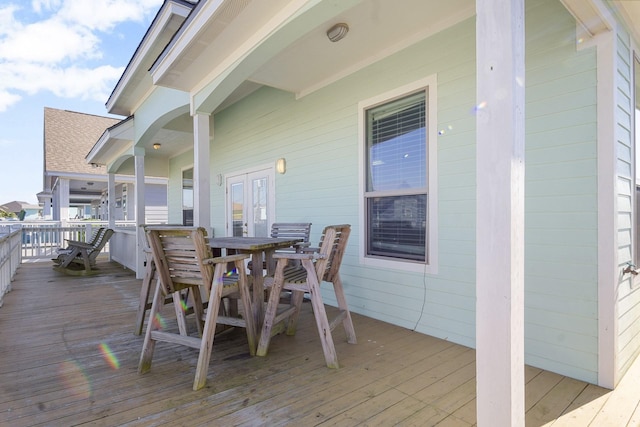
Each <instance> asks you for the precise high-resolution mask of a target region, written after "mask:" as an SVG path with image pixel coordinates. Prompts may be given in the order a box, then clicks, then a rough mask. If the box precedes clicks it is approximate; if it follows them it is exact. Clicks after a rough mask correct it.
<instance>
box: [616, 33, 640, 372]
mask: <svg viewBox="0 0 640 427" xmlns="http://www.w3.org/2000/svg"><path fill="white" fill-rule="evenodd" d="M630 45H631V43H630V38H629V35H628V33H626V32H625V31H624V30H623V29H622V28H618V33H617V39H616V44H615V46H616V54H617V55H616V64H615V65H616V71H617V73H616V80H615V87H616V93H615V94H616V98H615V99H616V107H617V108H616V111H615V113H616V114H615V118H616V133H615V136H616V140H615V143H616V154H617V162H616V166H617V168H616V173H617V181H616V182H617V185H616V190H617V212H618V215H617V228H618V235H617V244H618V265H619V269H620V270H622V269H624V267H625V264H626V263H627V262H633V260H634V259H636V260H638V259H639V255H638V254H636V253H635V251H634V249H633V245H634V244H636V239H638V235H639V233H640V230H638V229H637V227H636V225H635V223H634V214H635V215H638V214H639V213H638V212H637V211H636V212H635V213H634V207H635V206H637V204H634V203H637V201H636V200H635V194H634V192H635V191H634V182H635V180H636V179H637V176H638V171H637V170H635V164H634V161H633V159H634V141H635V138H634V135H633V132H634V127H633V121H634V98H633V96H634V94H633V87H634V79H633V52H632V50H631V48H630ZM637 54H638V53H637V52H636V55H637ZM637 125H638V124H636V126H637ZM636 149H637V148H636ZM636 209H637V208H636ZM638 283H639V282H638V279H637V278H636V279H635V285H634V278H633V276H631V275H624V276H623V275H621V276H620V282H619V283H618V285H617V287H616V289H617V295H616V297H617V310H616V312H617V314H618V326H617V333H618V336H617V349H616V353H617V360H618V365H617V368H618V374H619V375H621V374H623V373H624V372H626V371H627V369H628V368H629V366H630V365H631V363H632V362H633V361H634V360H635V358H636V356H638V354H639V353H640V286H639V285H638Z"/></svg>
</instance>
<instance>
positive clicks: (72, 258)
mask: <svg viewBox="0 0 640 427" xmlns="http://www.w3.org/2000/svg"><path fill="white" fill-rule="evenodd" d="M112 235H113V230H112V229H110V228H103V229H100V231H99V232H98V234H97V236H96V239H95V240H94V242H93V243H84V242H78V241H72V240H70V241H68V242H69V249H71V251H70V252H69V253H67V254H60V255H59V257H58V258H57V259H56V262H57V263H58V264H59V265H58V266H57V267H55V268H56V269H58V270H60V271H64V272H72V270H71V269H69V268H68V267H69V266H70V265H72V264H79V265H80V266H82V267H83V269H82V270H77V271H76V272H78V273H81V274H90V273H91V271H92V269H93V268H95V266H96V258H97V257H98V255H100V252H101V251H102V249H103V248H104V247H105V245H106V244H107V242H108V241H109V239H110V238H111V236H112Z"/></svg>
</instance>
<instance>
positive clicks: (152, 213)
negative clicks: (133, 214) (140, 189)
mask: <svg viewBox="0 0 640 427" xmlns="http://www.w3.org/2000/svg"><path fill="white" fill-rule="evenodd" d="M144 191H145V194H144V202H145V224H163V223H165V224H166V223H167V221H168V209H167V187H166V186H164V185H160V184H146V185H145V190H144Z"/></svg>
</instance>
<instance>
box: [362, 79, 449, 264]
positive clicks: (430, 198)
mask: <svg viewBox="0 0 640 427" xmlns="http://www.w3.org/2000/svg"><path fill="white" fill-rule="evenodd" d="M426 88H428V89H429V90H428V91H427V120H428V121H427V138H428V142H427V168H428V169H427V174H428V184H427V218H428V224H427V260H428V261H427V263H426V264H425V263H422V262H415V261H409V260H391V259H382V258H377V257H375V258H374V257H367V256H366V254H365V252H366V250H365V249H366V241H365V239H366V228H367V227H366V224H367V223H366V210H365V197H364V195H365V188H366V182H365V176H366V164H365V155H364V153H365V147H366V130H365V129H366V127H365V111H366V110H367V109H369V108H371V107H374V106H376V105H378V104H383V103H385V102H388V101H390V100H393V99H395V98H399V97H401V96H403V95H406V94H409V93H411V92H416V91H418V90H420V89H426ZM437 99H438V92H437V76H436V75H435V74H434V75H431V76H428V77H426V78H424V79H421V80H418V81H415V82H413V83H410V84H407V85H405V86H402V87H399V88H396V89H393V90H391V91H388V92H385V93H383V94H380V95H377V96H375V97H372V98H369V99H366V100H364V101H361V102H359V103H358V149H359V152H358V170H359V183H358V187H359V190H358V191H359V195H360V203H359V206H358V210H359V218H360V227H359V231H360V233H359V234H360V238H359V247H358V253H359V259H360V264H362V265H365V266H370V267H379V268H385V269H394V270H402V271H407V272H416V273H429V274H437V272H438V182H437V179H438V168H437V166H438V130H437V127H438V118H437V113H436V111H437Z"/></svg>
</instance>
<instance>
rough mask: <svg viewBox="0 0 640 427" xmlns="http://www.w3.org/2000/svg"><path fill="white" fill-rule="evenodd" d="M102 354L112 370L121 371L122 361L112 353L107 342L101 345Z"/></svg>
mask: <svg viewBox="0 0 640 427" xmlns="http://www.w3.org/2000/svg"><path fill="white" fill-rule="evenodd" d="M100 352H101V353H102V357H104V360H106V361H107V363H108V364H109V366H111V369H119V368H120V361H119V360H118V358H117V357H116V355H115V354H114V353H113V351H111V348H110V347H109V344H107V343H106V342H103V343H100Z"/></svg>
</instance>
